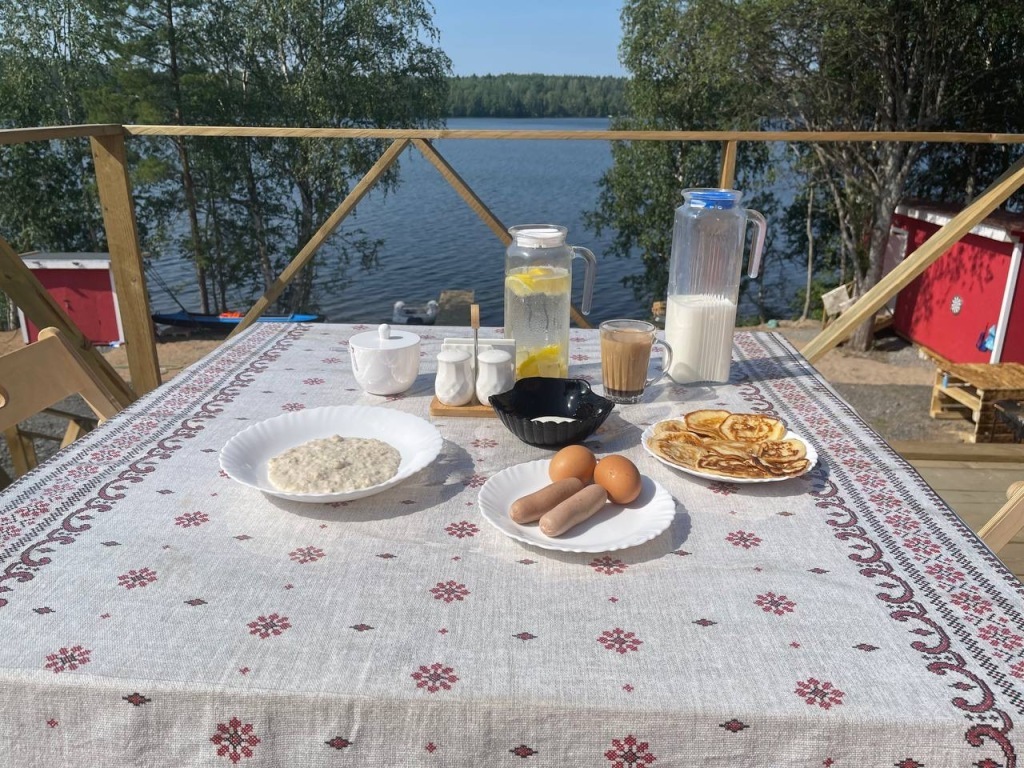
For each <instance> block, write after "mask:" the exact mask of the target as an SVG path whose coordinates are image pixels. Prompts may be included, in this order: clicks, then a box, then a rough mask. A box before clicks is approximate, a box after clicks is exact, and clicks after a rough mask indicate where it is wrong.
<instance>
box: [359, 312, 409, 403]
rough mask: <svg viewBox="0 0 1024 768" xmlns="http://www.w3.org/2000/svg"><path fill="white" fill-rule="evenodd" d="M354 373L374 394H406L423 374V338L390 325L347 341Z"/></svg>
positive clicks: (360, 334)
mask: <svg viewBox="0 0 1024 768" xmlns="http://www.w3.org/2000/svg"><path fill="white" fill-rule="evenodd" d="M348 352H349V356H350V357H351V358H352V373H353V374H354V375H355V377H356V381H357V382H358V383H359V386H360V387H362V388H363V389H364V390H365V391H366V392H369V393H370V394H371V395H397V394H398V393H399V392H405V390H407V389H408V388H409V387H411V386H412V383H413V382H414V381H416V376H417V375H418V374H419V372H420V337H419V336H417V335H416V334H415V333H410V332H408V331H395V330H392V328H391V326H390V325H388V324H387V323H383V324H381V325H380V326H378V327H377V330H375V331H367V332H366V333H357V334H356V335H355V336H353V337H352V338H351V339H349V340H348Z"/></svg>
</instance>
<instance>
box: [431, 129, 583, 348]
mask: <svg viewBox="0 0 1024 768" xmlns="http://www.w3.org/2000/svg"><path fill="white" fill-rule="evenodd" d="M412 143H413V144H414V145H415V147H416V149H418V150H419V151H420V153H421V154H422V155H423V156H424V157H425V158H427V160H429V161H430V164H431V165H433V166H434V167H435V168H437V170H438V172H439V173H440V174H441V176H442V177H444V180H445V181H447V182H448V184H449V185H450V186H451V187H452V189H454V190H455V191H456V192H457V193H458V194H459V197H461V198H462V199H463V200H464V201H465V202H466V204H467V205H468V206H469V207H470V208H471V209H472V210H473V212H474V213H475V214H476V215H477V216H479V217H480V219H481V220H482V221H483V223H484V224H486V225H487V226H488V227H489V228H490V230H491V231H492V232H494V234H496V235H497V236H498V239H499V240H501V243H502V245H505V246H507V245H508V244H509V243H511V242H512V235H510V234H509V233H508V228H507V227H506V226H505V225H504V224H502V223H501V221H500V220H499V219H498V217H497V216H495V215H494V214H493V213H492V212H491V210H490V208H488V207H487V205H486V204H485V203H484V201H483V200H481V199H480V197H479V196H478V195H477V194H476V192H474V191H473V189H472V187H470V186H469V184H467V183H466V182H465V181H464V180H463V178H462V177H461V176H460V175H459V173H458V171H456V170H455V169H454V168H453V167H452V166H451V164H450V163H449V162H448V161H447V160H446V159H445V158H444V156H443V155H442V154H441V153H440V152H438V151H437V148H436V147H435V146H434V145H433V144H432V143H431V142H430V141H428V140H426V139H413V140H412ZM569 315H570V316H571V317H572V319H573V320H574V321H575V322H576V325H578V326H579V327H580V328H592V327H593V326H592V325H591V324H590V322H589V321H588V320H587V319H586V317H584V316H583V313H581V312H580V311H579V310H578V309H577V308H576V307H575V306H574V305H572V304H570V305H569Z"/></svg>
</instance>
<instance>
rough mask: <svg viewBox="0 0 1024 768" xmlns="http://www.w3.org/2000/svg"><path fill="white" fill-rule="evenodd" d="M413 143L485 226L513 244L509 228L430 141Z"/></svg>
mask: <svg viewBox="0 0 1024 768" xmlns="http://www.w3.org/2000/svg"><path fill="white" fill-rule="evenodd" d="M412 143H413V144H414V145H415V146H416V149H418V150H419V151H420V153H421V154H422V155H423V156H424V157H425V158H427V160H429V161H430V164H431V165H433V166H434V167H435V168H437V170H438V173H440V174H441V176H443V177H444V180H445V181H447V182H448V184H449V185H450V186H451V187H452V189H454V190H455V191H456V192H458V194H459V197H461V198H462V199H463V200H465V201H466V205H468V206H469V207H470V208H471V209H472V210H473V212H474V213H475V214H476V215H477V216H479V217H480V219H481V220H482V221H483V223H484V224H486V225H487V226H488V227H490V229H491V231H492V232H493V233H494V234H496V235H497V236H498V239H499V240H501V242H502V243H503V244H504V245H508V244H509V243H511V242H512V236H511V235H510V234H509V233H508V227H506V226H505V225H504V224H502V223H501V221H500V220H499V219H498V217H497V216H495V215H494V214H493V213H491V210H490V209H489V208H488V207H487V205H486V204H484V201H483V200H481V199H480V197H479V196H478V195H477V193H476V192H474V191H473V190H472V188H470V186H469V184H467V183H466V182H465V181H463V179H462V177H461V176H459V174H458V172H457V171H456V170H455V169H454V168H452V166H451V164H449V162H448V161H447V160H446V159H445V158H444V157H443V156H442V155H441V153H440V152H438V151H437V148H436V147H434V145H433V144H431V143H430V142H429V141H426V140H425V139H413V140H412Z"/></svg>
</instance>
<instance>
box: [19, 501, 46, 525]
mask: <svg viewBox="0 0 1024 768" xmlns="http://www.w3.org/2000/svg"><path fill="white" fill-rule="evenodd" d="M49 511H50V507H49V506H48V505H47V504H46V502H45V501H42V500H39V499H35V500H33V501H30V502H29V503H28V504H26V505H25V506H23V507H18V508H17V509H15V510H14V513H15V514H16V515H18V516H20V517H24V518H27V519H29V520H31V519H34V518H36V517H39V516H40V515H45V514H46V513H47V512H49Z"/></svg>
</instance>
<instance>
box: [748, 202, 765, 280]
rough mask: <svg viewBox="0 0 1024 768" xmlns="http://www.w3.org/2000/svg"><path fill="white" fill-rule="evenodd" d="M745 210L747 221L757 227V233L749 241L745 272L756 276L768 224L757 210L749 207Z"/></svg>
mask: <svg viewBox="0 0 1024 768" xmlns="http://www.w3.org/2000/svg"><path fill="white" fill-rule="evenodd" d="M745 210H746V214H747V219H748V220H749V221H748V223H750V224H753V225H754V226H755V227H757V234H756V235H754V239H753V240H751V241H750V264H749V265H748V268H747V274H749V275H750V276H751V277H757V273H758V271H760V269H761V251H762V250H764V236H765V235H766V234H767V233H768V224H767V222H766V221H765V220H764V216H762V215H761V214H760V213H758V212H757V211H755V210H752V209H750V208H747V209H745Z"/></svg>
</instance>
